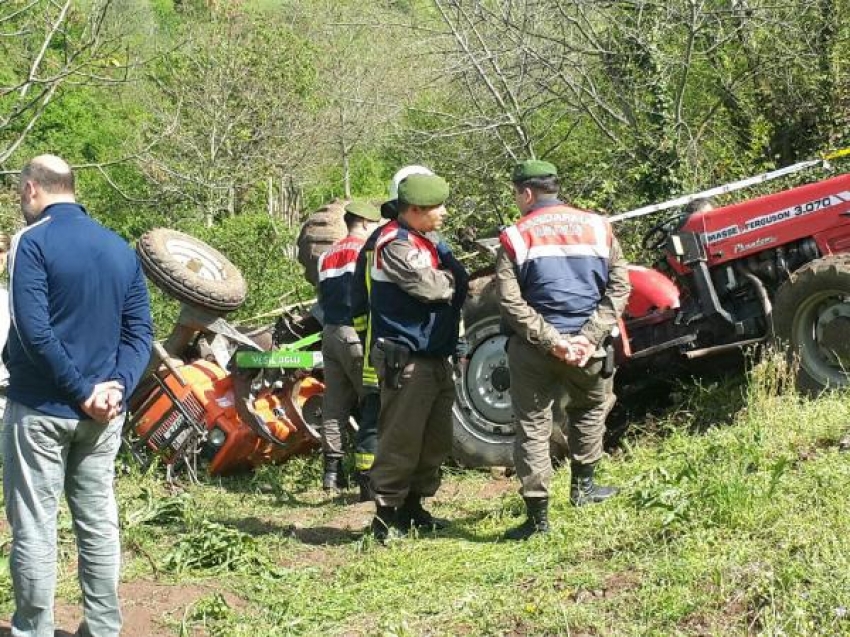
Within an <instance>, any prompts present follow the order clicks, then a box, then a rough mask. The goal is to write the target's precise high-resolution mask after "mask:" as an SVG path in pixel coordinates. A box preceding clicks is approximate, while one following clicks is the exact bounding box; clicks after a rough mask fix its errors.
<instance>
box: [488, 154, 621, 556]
mask: <svg viewBox="0 0 850 637" xmlns="http://www.w3.org/2000/svg"><path fill="white" fill-rule="evenodd" d="M512 182H513V190H514V199H515V201H516V204H517V207H518V208H519V210H520V212H521V213H522V218H521V219H520V220H519V221H518V222H517V223H516V224H514V225H512V226H510V227H509V228H507V229H505V230H504V231H503V232H502V234H501V236H500V242H501V244H502V245H501V249H500V250H499V254H498V257H497V260H496V281H497V285H498V290H499V299H500V301H499V302H500V307H501V314H502V318H503V321H504V322H505V323H506V325H507V327H508V328H509V330H510V331H511V336H510V339H509V341H508V361H509V363H508V365H509V368H510V381H511V387H510V392H511V400H512V402H513V407H514V410H515V412H516V415H517V420H518V422H519V427H518V430H517V435H516V440H515V447H514V462H515V463H516V469H517V476H518V477H519V479H520V483H521V488H520V492H521V493H522V496H523V499H524V500H525V505H526V510H527V514H528V515H527V519H526V520H525V522H523V524H521V525H520V526H518V527H516V528H514V529H511V530H510V531H508V532H507V533H506V534H505V539H509V540H522V539H526V538H528V537H530V536H531V535H533V534H535V533H545V532H547V531H548V530H549V520H548V507H549V484H550V482H551V479H552V473H553V470H552V462H551V459H550V456H549V438H550V436H551V434H552V426H553V422H552V407H553V404H558V405H563V404H564V402H565V401H566V413H567V415H568V422H567V440H568V443H569V454H570V469H571V472H572V476H571V487H570V502H571V503H572V504H573V505H575V506H581V505H584V504H589V503H594V502H601V501H603V500H605V499H607V498H609V497H611V496H612V495H614V494H615V493H616V492H617V490H616V489H615V488H613V487H603V486H599V485H597V484H596V483H595V482H594V473H595V469H596V465H597V463H598V461H599V459H600V458H601V457H602V437H603V435H604V433H605V417H606V416H607V414H608V411H609V410H610V408H611V406H612V405H613V403H614V393H613V379H612V378H611V377H610V374H608V375H607V376H608V377H605V374H603V363H604V358H605V354H604V349H603V348H602V347H601V346H602V345H603V341H604V340H605V339H606V337H608V336H609V335H610V334H611V332H612V330H614V329H615V327H616V325H617V321H618V320H619V318H620V315H621V314H622V312H623V309H624V308H625V305H626V301H627V300H628V296H629V279H628V271H627V269H626V265H627V264H626V260H625V258H624V257H623V254H622V251H621V249H620V245H619V243H618V242H617V239H616V238H615V237H614V235H613V233H612V231H611V224H610V223H609V222H608V221H607V220H606V219H605V218H604V217H601V216H599V215H597V214H593V213H590V212H586V211H583V210H578V209H576V208H573V207H571V206H568V205H566V204H564V203H562V202H561V201H560V200H559V199H558V198H557V194H558V174H557V170H556V169H555V166H553V165H552V164H550V163H548V162H544V161H538V160H529V161H525V162H522V163H520V164H518V165H517V166H516V167H515V168H514V171H513V174H512Z"/></svg>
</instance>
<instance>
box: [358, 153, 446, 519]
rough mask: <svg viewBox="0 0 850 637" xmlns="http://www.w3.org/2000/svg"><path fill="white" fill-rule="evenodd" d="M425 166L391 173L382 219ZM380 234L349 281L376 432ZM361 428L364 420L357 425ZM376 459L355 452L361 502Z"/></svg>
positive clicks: (367, 406)
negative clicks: (375, 272) (374, 272)
mask: <svg viewBox="0 0 850 637" xmlns="http://www.w3.org/2000/svg"><path fill="white" fill-rule="evenodd" d="M433 174H434V173H433V172H431V170H429V169H428V168H425V167H424V166H415V165H414V166H405V167H404V168H401V169H399V170H398V171H397V172H396V173H395V175H393V178H392V182H391V183H390V188H389V197H390V198H389V200H387V201H386V202H384V203H383V204H382V205H381V218H382V219H384V220H385V221H394V220H395V219H396V217H398V185H399V184H400V183H401V181H402V180H403V179H404V178H405V177H408V176H410V175H433ZM380 233H381V228H380V227H378V228H376V229H375V230H374V231H373V232H372V234H370V235H369V237H368V238H367V239H366V242H365V243H364V244H363V247H362V248H361V250H360V254H359V255H358V256H357V265H356V267H355V269H354V279H353V280H352V282H351V314H352V320H353V322H354V329H355V330H357V335H358V336H359V337H360V342H361V343H362V344H363V392H364V397H363V400H362V401H361V403H360V404H361V407H360V410H361V420H363V419H364V418H368V419H369V422H368V423H366V425H367V426H369V424H370V423H371V430H372V431H375V432H376V434H375V435H376V436H377V428H378V412H379V411H380V409H381V394H380V384H379V382H378V373H377V372H376V371H375V368H374V366H373V365H372V360H371V356H370V352H371V351H372V345H373V339H372V330H371V329H370V326H371V321H370V318H369V303H370V296H371V289H372V280H371V266H370V264H371V263H372V255H373V253H374V252H375V243H376V242H377V241H378V236H379V235H380ZM360 426H361V427H363V426H364V423H361V424H360ZM374 461H375V445H372V446H371V451H368V452H365V451H364V452H358V453H357V454H355V466H356V469H357V480H358V484H359V486H360V501H361V502H366V501H368V500H374V499H375V496H374V493H372V482H371V476H370V471H371V468H372V464H373V463H374Z"/></svg>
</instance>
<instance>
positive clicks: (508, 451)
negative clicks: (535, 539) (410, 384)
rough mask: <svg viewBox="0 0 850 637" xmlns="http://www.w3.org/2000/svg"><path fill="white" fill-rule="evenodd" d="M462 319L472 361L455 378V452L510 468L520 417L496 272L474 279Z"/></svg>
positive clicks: (466, 461) (467, 460)
mask: <svg viewBox="0 0 850 637" xmlns="http://www.w3.org/2000/svg"><path fill="white" fill-rule="evenodd" d="M463 318H464V323H465V325H466V338H467V342H468V345H469V362H468V363H467V365H466V366H465V367H464V368H463V370H462V373H461V374H460V375H459V376H458V378H457V379H456V380H455V404H454V407H453V408H452V420H453V426H454V436H453V444H452V457H453V458H454V460H455V461H456V462H457V463H458V464H460V465H463V466H465V467H492V466H502V467H510V466H513V464H514V460H513V444H514V431H515V418H514V414H513V409H512V408H511V398H510V393H509V392H508V385H509V375H508V368H507V360H508V356H507V353H505V350H504V347H505V342H506V339H505V337H504V336H503V335H502V334H501V333H500V330H499V305H498V299H497V297H496V286H495V281H494V278H493V277H492V276H485V277H481V278H478V279H473V281H472V282H471V284H470V292H469V297H468V298H467V301H466V303H465V304H464V306H463Z"/></svg>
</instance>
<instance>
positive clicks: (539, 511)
mask: <svg viewBox="0 0 850 637" xmlns="http://www.w3.org/2000/svg"><path fill="white" fill-rule="evenodd" d="M523 500H525V510H526V513H527V517H526V518H525V522H523V523H522V524H520V525H519V526H516V527H514V528H512V529H509V530H508V531H506V532H505V535H504V539H506V540H527V539H528V538H530V537H531V536H532V535H534V534H535V533H548V532H549V498H523Z"/></svg>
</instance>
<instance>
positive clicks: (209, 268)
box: [136, 228, 247, 312]
mask: <svg viewBox="0 0 850 637" xmlns="http://www.w3.org/2000/svg"><path fill="white" fill-rule="evenodd" d="M136 252H137V253H138V255H139V260H140V261H141V262H142V268H143V269H144V271H145V274H147V275H148V278H149V279H150V280H151V281H153V282H154V283H155V284H156V285H157V286H158V287H159V288H161V289H162V291H163V292H165V293H166V294H168V295H169V296H172V297H173V298H175V299H176V300H178V301H180V302H182V303H188V304H190V305H194V306H197V307H201V308H203V309H206V310H212V311H214V312H230V311H233V310H235V309H237V308H238V307H239V306H241V305H242V303H244V302H245V296H246V294H247V288H246V286H245V279H243V278H242V273H241V272H239V270H238V269H237V268H236V266H234V265H233V264H232V263H231V262H230V261H228V260H227V259H226V258H225V257H224V255H222V254H221V253H220V252H219V251H218V250H216V249H214V248H211V247H210V246H208V245H207V244H206V243H204V242H203V241H200V240H198V239H196V238H195V237H192V236H190V235H188V234H184V233H182V232H178V231H176V230H170V229H168V228H155V229H153V230H149V231H148V232H146V233H145V234H143V235H142V237H141V238H140V239H139V241H138V243H137V244H136Z"/></svg>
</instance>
